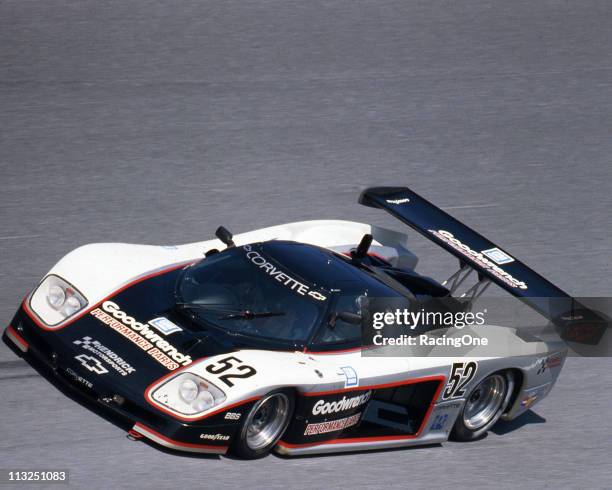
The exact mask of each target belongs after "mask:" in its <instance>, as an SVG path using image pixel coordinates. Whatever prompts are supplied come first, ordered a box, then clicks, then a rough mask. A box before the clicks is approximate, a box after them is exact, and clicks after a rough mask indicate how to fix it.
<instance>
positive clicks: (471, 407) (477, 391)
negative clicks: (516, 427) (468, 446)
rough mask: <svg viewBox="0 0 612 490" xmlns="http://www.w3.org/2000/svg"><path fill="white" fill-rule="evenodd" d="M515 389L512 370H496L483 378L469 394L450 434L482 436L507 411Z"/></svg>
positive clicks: (465, 438)
mask: <svg viewBox="0 0 612 490" xmlns="http://www.w3.org/2000/svg"><path fill="white" fill-rule="evenodd" d="M513 390H514V376H513V375H512V373H511V372H510V371H506V372H500V373H494V374H491V375H489V376H487V377H486V378H485V379H483V380H482V381H481V382H480V383H479V384H478V385H477V386H476V387H475V388H474V389H473V390H472V391H471V392H470V393H469V394H468V396H467V398H466V401H465V404H464V405H463V409H462V410H461V413H460V414H459V417H457V421H456V422H455V426H454V427H453V432H452V434H451V438H452V439H455V440H458V441H471V440H474V439H478V438H479V437H482V436H483V435H484V434H485V433H486V432H487V431H488V430H489V429H490V428H491V427H493V425H495V423H496V422H497V421H498V420H499V418H500V417H501V416H502V414H503V413H504V412H505V410H506V408H507V407H508V403H509V402H510V397H511V396H512V392H513Z"/></svg>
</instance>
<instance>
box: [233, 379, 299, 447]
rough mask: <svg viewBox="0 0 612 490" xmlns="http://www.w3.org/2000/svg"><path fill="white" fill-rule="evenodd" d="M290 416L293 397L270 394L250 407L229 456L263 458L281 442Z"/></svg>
mask: <svg viewBox="0 0 612 490" xmlns="http://www.w3.org/2000/svg"><path fill="white" fill-rule="evenodd" d="M292 414H293V396H292V394H291V393H290V392H288V391H273V392H271V393H268V394H267V395H265V396H263V397H262V398H261V399H260V400H258V402H257V403H256V404H255V405H253V408H252V409H251V411H250V412H249V414H248V415H247V416H246V417H245V419H244V422H243V423H242V425H241V426H240V430H239V432H238V435H237V436H236V439H235V440H234V442H233V443H232V448H231V449H232V453H234V454H235V455H236V456H240V457H242V458H246V459H254V458H260V457H262V456H264V455H266V454H267V453H268V452H269V451H270V449H272V448H273V447H274V445H275V444H276V443H277V442H278V440H279V439H280V438H281V436H282V435H283V433H284V432H285V429H286V428H287V426H288V425H289V421H290V420H291V415H292Z"/></svg>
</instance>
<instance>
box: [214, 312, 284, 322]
mask: <svg viewBox="0 0 612 490" xmlns="http://www.w3.org/2000/svg"><path fill="white" fill-rule="evenodd" d="M283 315H285V312H284V311H259V312H254V311H251V310H244V311H240V312H238V313H230V314H229V315H224V316H222V317H219V320H235V319H237V318H241V319H244V320H252V319H253V318H266V317H270V316H283Z"/></svg>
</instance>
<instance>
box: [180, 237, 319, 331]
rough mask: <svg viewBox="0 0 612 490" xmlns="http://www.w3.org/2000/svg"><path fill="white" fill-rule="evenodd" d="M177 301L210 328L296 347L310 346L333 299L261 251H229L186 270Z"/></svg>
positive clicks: (247, 247)
mask: <svg viewBox="0 0 612 490" xmlns="http://www.w3.org/2000/svg"><path fill="white" fill-rule="evenodd" d="M177 295H178V298H179V301H180V302H181V303H182V304H183V305H184V306H185V307H187V308H190V309H191V310H192V312H193V314H194V315H195V316H196V318H198V319H200V320H202V321H203V322H204V323H206V324H208V325H212V326H214V327H217V328H220V329H224V330H226V331H229V332H235V333H239V334H241V335H248V336H253V337H260V338H266V339H273V340H280V341H288V342H292V343H303V342H306V341H307V340H308V338H309V336H310V334H311V333H312V332H313V329H314V328H315V327H316V326H317V325H318V324H319V323H320V321H321V320H320V319H321V318H322V316H323V314H324V313H325V309H326V308H327V303H328V297H329V293H328V292H327V291H325V290H324V289H322V288H320V287H316V286H315V285H313V284H310V283H308V282H307V281H306V280H304V279H303V278H301V277H299V276H297V275H296V274H295V273H293V272H291V271H290V270H288V269H286V268H284V267H283V265H282V264H280V263H278V262H276V261H275V260H274V259H273V258H272V257H270V256H268V255H266V254H264V252H263V251H262V249H261V247H258V246H257V245H245V246H242V247H236V248H231V249H228V250H225V251H223V252H220V253H218V254H215V255H212V256H210V257H208V258H206V259H204V260H202V261H201V262H199V263H197V264H195V265H194V266H192V267H190V268H188V269H187V270H186V271H185V273H184V274H183V276H182V278H181V279H180V281H179V284H178V288H177Z"/></svg>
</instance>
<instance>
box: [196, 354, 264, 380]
mask: <svg viewBox="0 0 612 490" xmlns="http://www.w3.org/2000/svg"><path fill="white" fill-rule="evenodd" d="M206 371H208V372H209V373H210V374H215V375H220V376H218V378H219V380H220V381H223V382H224V383H225V384H226V386H229V387H230V388H231V387H232V386H234V383H233V382H231V381H230V379H231V378H250V377H251V376H253V375H254V374H256V373H257V371H256V370H255V368H254V367H251V366H247V365H246V364H243V363H242V361H241V360H240V359H238V358H237V357H234V356H229V357H224V358H223V359H219V360H218V361H217V362H213V363H212V364H210V365H208V366H206ZM226 371H230V372H227V373H226ZM224 373H225V374H224Z"/></svg>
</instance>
